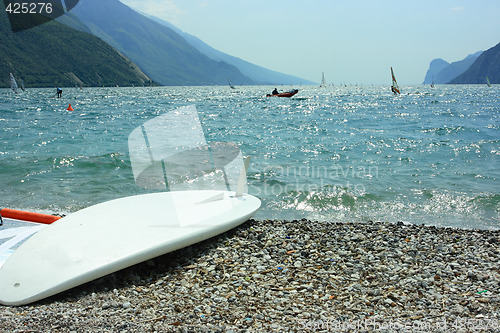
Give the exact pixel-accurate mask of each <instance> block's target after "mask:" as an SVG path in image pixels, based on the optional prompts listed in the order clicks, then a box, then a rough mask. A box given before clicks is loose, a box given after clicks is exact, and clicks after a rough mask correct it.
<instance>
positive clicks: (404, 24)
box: [120, 0, 500, 85]
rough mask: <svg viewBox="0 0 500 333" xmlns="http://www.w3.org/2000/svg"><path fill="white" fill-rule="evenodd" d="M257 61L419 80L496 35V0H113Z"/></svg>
mask: <svg viewBox="0 0 500 333" xmlns="http://www.w3.org/2000/svg"><path fill="white" fill-rule="evenodd" d="M120 1H121V2H123V3H125V4H126V5H128V6H130V7H132V8H134V9H137V10H139V11H142V12H146V13H148V14H152V15H155V16H157V17H160V18H162V19H164V20H167V21H169V22H170V23H172V24H174V25H175V26H177V27H178V28H179V29H181V30H183V31H184V32H187V33H189V34H191V35H194V36H196V37H198V38H200V39H201V40H203V41H204V42H205V43H207V44H209V45H210V46H212V47H214V48H216V49H218V50H219V51H222V52H225V53H228V54H230V55H233V56H236V57H239V58H241V59H243V60H247V61H249V62H251V63H254V64H256V65H260V66H263V67H265V68H268V69H272V70H276V71H279V72H283V73H286V74H291V75H296V76H299V77H302V78H305V79H308V80H312V81H316V82H319V81H320V80H321V72H325V77H326V80H327V82H328V83H334V84H338V83H341V82H345V83H351V84H389V83H390V67H391V66H392V67H393V68H394V71H395V74H396V77H397V79H398V82H399V84H400V85H405V84H420V83H422V82H423V80H424V77H425V73H426V71H427V69H428V67H429V62H430V61H431V60H433V59H435V58H442V59H444V60H446V61H448V62H453V61H457V60H461V59H463V58H465V57H466V56H467V55H468V54H471V53H475V52H477V51H484V50H486V49H488V48H491V47H493V46H495V45H496V44H498V43H499V42H500V20H499V15H500V0H398V1H384V0H349V1H344V0H308V1H305V0H286V1H284V0H274V1H269V0H266V1H264V0H253V1H250V0H120Z"/></svg>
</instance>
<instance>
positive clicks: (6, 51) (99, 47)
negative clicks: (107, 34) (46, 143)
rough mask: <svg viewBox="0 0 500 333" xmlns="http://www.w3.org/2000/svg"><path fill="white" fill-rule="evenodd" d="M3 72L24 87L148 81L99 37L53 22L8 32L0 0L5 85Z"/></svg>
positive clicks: (1, 69)
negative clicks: (22, 82)
mask: <svg viewBox="0 0 500 333" xmlns="http://www.w3.org/2000/svg"><path fill="white" fill-rule="evenodd" d="M75 24H77V23H76V22H75ZM80 24H81V23H80ZM9 73H13V74H14V76H15V77H16V79H18V80H20V79H22V80H23V81H24V85H25V86H26V87H27V88H29V87H55V86H61V87H65V86H70V87H73V86H75V85H78V86H80V85H83V86H103V85H106V86H111V85H112V86H115V85H120V86H122V85H123V86H125V85H128V86H130V85H133V84H135V85H143V84H145V85H148V84H153V82H152V80H151V78H149V77H148V76H147V75H146V74H144V73H143V72H142V71H141V70H140V69H139V68H138V67H137V66H136V65H135V64H134V63H132V62H131V61H130V60H129V59H127V58H126V57H125V56H123V55H122V54H120V53H118V52H117V51H116V50H115V49H113V48H112V47H111V46H109V45H108V44H106V43H105V42H103V41H102V40H101V39H99V38H97V37H95V36H92V35H90V34H88V33H83V32H80V31H76V30H73V29H70V28H68V27H66V26H65V25H62V24H60V23H58V22H54V21H52V22H48V23H45V24H43V25H41V26H38V27H35V28H32V29H29V30H25V31H21V32H17V33H13V32H12V30H11V27H10V25H9V21H8V18H7V14H6V12H5V7H4V3H3V2H0V87H4V88H5V87H10V81H9Z"/></svg>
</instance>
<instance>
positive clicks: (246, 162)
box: [234, 156, 250, 197]
mask: <svg viewBox="0 0 500 333" xmlns="http://www.w3.org/2000/svg"><path fill="white" fill-rule="evenodd" d="M249 165H250V156H248V157H247V158H245V160H244V161H243V168H242V169H241V174H240V179H239V180H238V186H237V187H236V194H235V195H234V196H235V197H241V196H243V191H244V190H245V185H246V184H247V170H248V166H249Z"/></svg>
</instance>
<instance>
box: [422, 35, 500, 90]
mask: <svg viewBox="0 0 500 333" xmlns="http://www.w3.org/2000/svg"><path fill="white" fill-rule="evenodd" d="M486 77H489V79H490V82H491V83H500V44H497V45H496V46H494V47H492V48H490V49H488V50H487V51H484V52H483V51H479V52H476V53H474V54H470V55H468V56H467V57H466V58H465V59H463V60H460V61H456V62H452V63H448V62H446V61H444V60H443V59H434V60H432V61H431V63H430V65H429V69H428V70H427V74H426V75H425V79H424V82H423V84H431V83H435V84H446V83H451V84H482V83H486Z"/></svg>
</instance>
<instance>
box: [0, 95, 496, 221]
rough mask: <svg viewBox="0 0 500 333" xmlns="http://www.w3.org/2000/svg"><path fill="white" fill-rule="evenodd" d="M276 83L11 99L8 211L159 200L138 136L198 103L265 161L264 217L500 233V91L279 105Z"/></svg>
mask: <svg viewBox="0 0 500 333" xmlns="http://www.w3.org/2000/svg"><path fill="white" fill-rule="evenodd" d="M273 88H274V87H271V86H256V87H237V89H235V90H231V89H229V87H155V88H84V89H83V90H80V89H76V88H66V89H64V92H63V98H60V99H58V98H55V97H54V96H55V89H29V90H28V91H27V92H25V93H20V94H14V93H12V92H10V91H9V90H7V89H3V90H0V128H1V131H0V184H1V186H0V198H1V199H0V206H2V207H8V208H14V209H22V210H33V211H38V212H47V213H55V212H57V213H70V212H74V211H76V210H79V209H82V208H84V207H87V206H89V205H93V204H97V203H99V202H103V201H106V200H110V199H114V198H119V197H123V196H129V195H134V194H139V193H146V192H147V190H144V189H141V188H140V187H138V186H137V185H136V184H135V181H134V176H133V174H132V169H131V163H130V159H129V155H128V143H127V139H128V136H129V134H130V133H131V132H132V130H133V129H134V128H136V127H138V126H140V125H141V124H142V123H144V122H145V121H147V120H150V119H152V118H154V117H155V116H158V115H161V114H164V113H165V112H168V111H170V110H173V109H175V108H177V107H179V106H187V105H192V104H194V105H196V107H197V109H198V112H199V118H200V121H201V123H202V127H203V130H204V132H205V136H206V140H207V141H209V142H212V141H229V142H235V143H238V144H239V145H240V146H241V149H242V152H243V155H245V156H246V155H249V156H251V157H252V163H251V167H250V170H249V172H248V183H249V192H250V193H251V194H253V195H256V196H258V197H259V198H260V199H261V200H262V203H263V206H262V208H261V210H260V211H259V212H258V213H257V215H256V216H255V217H256V218H257V219H275V218H280V219H301V218H307V219H311V220H329V221H343V222H349V221H350V222H355V221H369V220H373V221H387V222H398V221H403V222H408V223H417V224H421V223H425V224H428V225H436V226H453V227H464V228H481V229H499V228H500V86H498V85H493V86H492V87H489V88H488V87H486V86H485V85H477V86H475V85H464V86H462V85H459V86H451V85H450V86H448V85H443V86H436V87H435V88H431V87H429V86H408V87H401V88H402V92H403V94H402V95H401V96H393V95H392V94H391V93H390V90H389V87H385V86H348V87H340V86H336V87H328V88H318V87H313V86H303V87H294V88H298V89H300V91H299V93H298V94H297V95H295V96H294V97H292V98H290V99H289V98H266V97H265V94H266V93H270V92H271V90H272V89H273ZM278 89H281V90H288V89H290V87H278ZM69 103H71V105H72V107H73V108H74V111H67V110H66V109H67V107H68V105H69ZM168 136H169V133H168V132H166V133H165V140H168ZM130 209H133V207H131V208H130Z"/></svg>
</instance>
